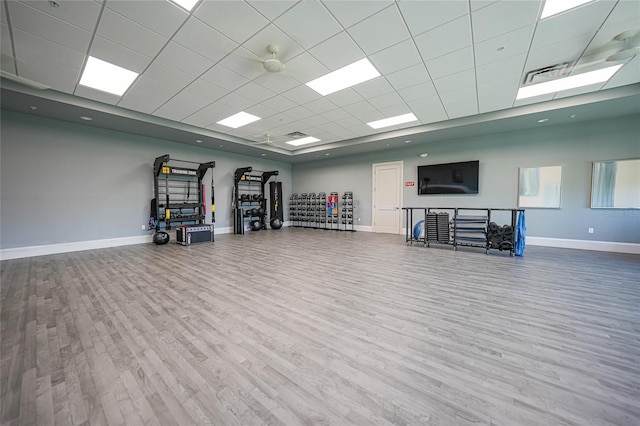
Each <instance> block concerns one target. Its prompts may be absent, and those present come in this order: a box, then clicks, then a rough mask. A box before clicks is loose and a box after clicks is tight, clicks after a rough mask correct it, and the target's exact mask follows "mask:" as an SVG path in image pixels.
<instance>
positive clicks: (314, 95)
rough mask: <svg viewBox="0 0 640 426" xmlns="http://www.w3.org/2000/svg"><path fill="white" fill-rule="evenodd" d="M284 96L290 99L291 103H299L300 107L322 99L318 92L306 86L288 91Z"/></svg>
mask: <svg viewBox="0 0 640 426" xmlns="http://www.w3.org/2000/svg"><path fill="white" fill-rule="evenodd" d="M282 96H284V97H285V98H287V99H289V100H290V101H293V102H295V103H297V104H298V105H303V104H306V103H309V102H311V101H313V100H316V99H320V97H321V96H320V94H319V93H318V92H316V91H315V90H312V89H310V88H309V87H307V86H305V85H302V86H298V87H294V88H293V89H291V90H287V91H286V92H284V93H283V94H282Z"/></svg>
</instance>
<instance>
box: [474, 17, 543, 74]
mask: <svg viewBox="0 0 640 426" xmlns="http://www.w3.org/2000/svg"><path fill="white" fill-rule="evenodd" d="M533 29H534V26H533V25H528V26H526V27H522V28H519V29H517V30H515V31H511V32H510V33H506V34H502V35H499V36H498V37H494V38H490V39H489V40H485V41H483V42H481V43H477V44H476V45H475V47H474V54H475V58H476V66H481V65H484V64H488V63H490V62H495V61H498V60H502V59H505V58H509V57H511V56H515V55H519V54H521V53H526V52H527V51H528V50H529V46H530V45H531V37H532V36H533Z"/></svg>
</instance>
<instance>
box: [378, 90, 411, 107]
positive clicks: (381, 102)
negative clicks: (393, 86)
mask: <svg viewBox="0 0 640 426" xmlns="http://www.w3.org/2000/svg"><path fill="white" fill-rule="evenodd" d="M369 103H370V104H371V105H373V106H374V107H376V108H377V109H379V110H383V109H385V108H389V107H392V106H396V105H402V106H404V108H406V105H405V102H404V99H402V97H401V96H400V95H399V94H398V93H396V92H391V93H386V94H384V95H381V96H376V97H372V98H370V99H369Z"/></svg>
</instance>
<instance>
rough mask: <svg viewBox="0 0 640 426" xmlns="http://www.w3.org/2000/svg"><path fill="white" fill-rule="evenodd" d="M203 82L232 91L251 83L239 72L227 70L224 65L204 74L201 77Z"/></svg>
mask: <svg viewBox="0 0 640 426" xmlns="http://www.w3.org/2000/svg"><path fill="white" fill-rule="evenodd" d="M200 78H202V79H203V80H206V81H209V82H211V83H213V84H217V85H218V86H220V87H222V88H224V89H226V90H229V91H232V90H235V89H237V88H238V87H240V86H244V85H245V84H247V83H248V82H249V79H248V78H246V77H243V76H241V75H240V74H238V73H237V72H234V71H231V70H230V69H229V68H225V67H223V66H222V65H216V66H214V67H213V68H211V69H209V70H208V71H207V72H205V73H204V74H202V76H201V77H200Z"/></svg>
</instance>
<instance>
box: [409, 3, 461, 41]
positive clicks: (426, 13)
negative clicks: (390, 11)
mask: <svg viewBox="0 0 640 426" xmlns="http://www.w3.org/2000/svg"><path fill="white" fill-rule="evenodd" d="M398 6H399V7H400V11H401V12H402V16H403V17H404V20H405V22H406V23H407V26H408V27H409V30H410V31H411V34H413V35H414V36H416V35H418V34H422V33H423V32H425V31H429V30H432V29H434V28H437V27H439V26H441V25H444V24H446V23H448V22H450V21H453V20H455V19H457V18H460V17H461V16H463V15H466V14H468V13H469V5H468V3H467V2H464V1H402V2H400V3H398Z"/></svg>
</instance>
